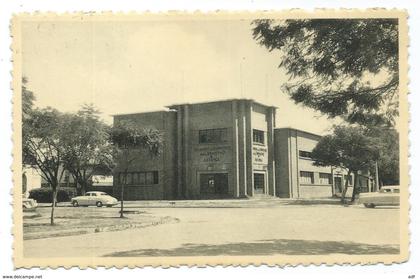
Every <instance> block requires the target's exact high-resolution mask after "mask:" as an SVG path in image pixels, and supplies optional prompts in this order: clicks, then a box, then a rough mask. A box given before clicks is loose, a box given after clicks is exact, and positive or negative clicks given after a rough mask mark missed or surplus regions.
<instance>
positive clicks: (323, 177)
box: [319, 172, 332, 185]
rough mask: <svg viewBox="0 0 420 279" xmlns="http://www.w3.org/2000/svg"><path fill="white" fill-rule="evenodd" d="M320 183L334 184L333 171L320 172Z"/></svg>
mask: <svg viewBox="0 0 420 279" xmlns="http://www.w3.org/2000/svg"><path fill="white" fill-rule="evenodd" d="M319 184H325V185H331V184H332V175H331V173H324V172H320V173H319Z"/></svg>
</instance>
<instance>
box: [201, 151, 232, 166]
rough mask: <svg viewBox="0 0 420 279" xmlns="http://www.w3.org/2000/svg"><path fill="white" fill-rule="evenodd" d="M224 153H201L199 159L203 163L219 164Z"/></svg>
mask: <svg viewBox="0 0 420 279" xmlns="http://www.w3.org/2000/svg"><path fill="white" fill-rule="evenodd" d="M225 153H226V152H225V151H224V150H216V151H201V152H200V158H201V161H202V162H204V163H212V162H220V161H221V159H222V158H223V157H224V155H225Z"/></svg>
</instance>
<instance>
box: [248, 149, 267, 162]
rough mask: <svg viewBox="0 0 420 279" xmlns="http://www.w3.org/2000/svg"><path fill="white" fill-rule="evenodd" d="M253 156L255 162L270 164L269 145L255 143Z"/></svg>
mask: <svg viewBox="0 0 420 279" xmlns="http://www.w3.org/2000/svg"><path fill="white" fill-rule="evenodd" d="M252 158H253V163H254V164H260V165H266V164H268V155H267V147H264V146H255V145H254V146H253V147H252Z"/></svg>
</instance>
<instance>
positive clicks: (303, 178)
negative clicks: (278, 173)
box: [300, 171, 314, 184]
mask: <svg viewBox="0 0 420 279" xmlns="http://www.w3.org/2000/svg"><path fill="white" fill-rule="evenodd" d="M300 183H304V184H314V173H313V172H311V171H301V172H300Z"/></svg>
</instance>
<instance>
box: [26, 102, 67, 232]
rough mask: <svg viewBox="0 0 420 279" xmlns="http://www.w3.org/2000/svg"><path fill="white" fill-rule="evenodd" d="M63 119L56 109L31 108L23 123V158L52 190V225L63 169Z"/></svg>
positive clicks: (52, 223)
mask: <svg viewBox="0 0 420 279" xmlns="http://www.w3.org/2000/svg"><path fill="white" fill-rule="evenodd" d="M64 118H65V115H64V114H62V113H60V112H59V111H57V110H56V109H52V108H45V109H33V110H31V111H30V117H24V118H23V123H22V152H23V156H22V157H23V158H24V160H26V162H27V163H28V164H30V165H32V166H35V167H36V168H37V169H38V170H39V171H40V172H41V174H42V176H43V177H44V178H45V179H46V180H47V181H48V184H49V185H50V187H51V189H52V201H53V202H52V207H51V220H50V221H51V225H54V209H55V205H56V201H57V189H58V187H59V181H60V180H61V178H62V175H63V171H64V168H62V167H61V166H62V164H63V154H64V150H63V144H62V142H63V140H62V139H63V138H62V134H63V128H64V125H63V123H64Z"/></svg>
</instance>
